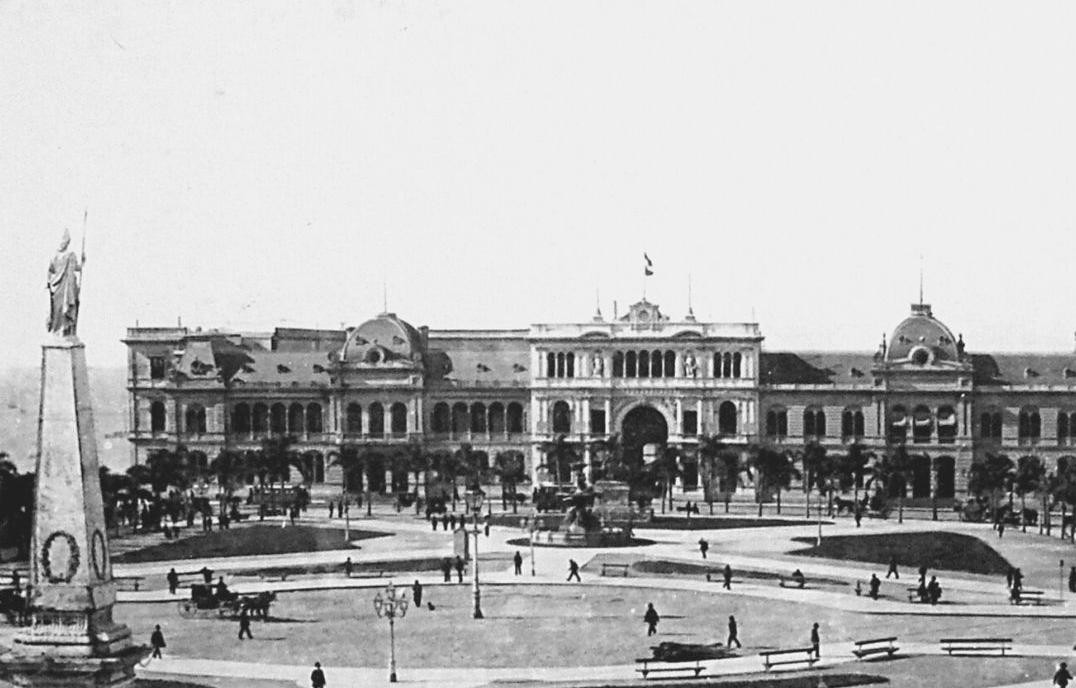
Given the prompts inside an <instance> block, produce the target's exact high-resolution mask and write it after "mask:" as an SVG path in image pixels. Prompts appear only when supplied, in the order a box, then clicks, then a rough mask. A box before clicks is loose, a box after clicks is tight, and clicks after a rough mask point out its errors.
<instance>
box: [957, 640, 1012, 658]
mask: <svg viewBox="0 0 1076 688" xmlns="http://www.w3.org/2000/svg"><path fill="white" fill-rule="evenodd" d="M939 642H940V643H941V645H942V649H943V650H945V651H946V652H948V653H949V655H950V656H952V655H953V653H956V654H976V653H979V652H1001V656H1002V657H1004V656H1005V652H1006V651H1007V650H1011V649H1012V638H942V639H941V640H940V641H939Z"/></svg>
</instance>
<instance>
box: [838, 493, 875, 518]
mask: <svg viewBox="0 0 1076 688" xmlns="http://www.w3.org/2000/svg"><path fill="white" fill-rule="evenodd" d="M833 506H834V508H836V510H837V515H838V516H840V515H841V514H842V513H844V512H845V511H847V512H848V513H849V514H855V512H856V502H855V500H854V499H843V498H841V497H834V498H833ZM859 509H860V511H866V510H867V498H866V497H864V498H863V499H862V500H860V503H859Z"/></svg>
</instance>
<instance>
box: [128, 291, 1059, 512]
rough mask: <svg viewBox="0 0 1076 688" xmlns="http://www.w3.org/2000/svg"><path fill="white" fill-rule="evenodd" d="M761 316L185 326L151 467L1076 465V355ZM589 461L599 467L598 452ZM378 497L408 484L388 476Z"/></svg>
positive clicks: (140, 422)
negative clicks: (845, 460)
mask: <svg viewBox="0 0 1076 688" xmlns="http://www.w3.org/2000/svg"><path fill="white" fill-rule="evenodd" d="M762 342H763V337H762V333H761V331H760V329H759V326H758V325H757V324H756V323H704V322H698V321H697V320H696V318H695V317H694V315H693V314H692V313H691V312H690V310H689V313H688V315H687V316H685V317H683V318H679V319H674V318H670V317H669V316H667V315H666V314H664V313H663V312H662V311H661V309H660V308H659V307H658V306H657V305H656V304H653V303H650V302H648V301H647V300H646V299H643V300H642V301H640V302H638V303H636V304H634V305H632V306H631V307H630V309H629V310H628V312H627V313H626V314H624V315H621V316H616V317H614V318H613V319H606V318H603V317H602V315H601V313H600V312H599V313H597V314H595V316H594V317H593V318H592V319H590V320H588V321H584V322H574V323H565V324H538V325H532V326H531V327H530V328H528V329H518V330H431V329H429V328H427V327H418V328H416V327H413V326H412V325H410V324H409V323H407V322H406V321H405V320H403V319H401V318H399V317H397V316H396V315H395V314H393V313H382V314H380V315H378V316H376V317H374V318H373V319H371V320H368V321H367V322H365V323H363V324H361V325H359V326H358V327H354V328H349V329H346V330H313V329H290V328H278V329H276V330H275V331H274V332H272V333H267V334H251V333H239V332H226V331H219V330H208V331H203V330H200V329H195V330H191V329H187V328H183V327H174V328H172V327H169V328H154V327H135V328H130V329H129V330H128V332H127V337H126V339H125V343H126V344H127V347H128V361H127V365H128V388H129V391H130V418H129V430H130V434H129V437H130V441H131V444H132V447H133V454H134V460H135V461H136V462H142V461H144V460H145V459H146V457H147V456H149V455H150V454H151V453H153V452H154V451H157V450H160V449H175V448H176V447H177V446H178V445H184V446H185V447H187V449H188V450H190V451H191V452H198V453H199V454H198V455H199V456H201V457H202V460H204V459H205V457H209V458H212V457H213V456H215V455H216V453H217V452H218V451H220V450H222V449H228V450H237V451H245V450H256V449H258V448H259V447H260V446H261V443H262V441H263V440H264V439H265V438H267V437H271V436H273V435H291V436H294V437H295V438H297V443H296V444H295V446H294V449H295V450H297V451H299V452H301V453H302V454H303V456H304V457H306V460H307V461H309V465H310V472H311V474H312V475H313V476H314V479H315V481H317V482H328V483H339V482H340V481H341V469H340V468H339V465H338V463H337V462H336V461H335V460H334V459H335V458H336V457H338V456H339V455H340V454H341V452H342V451H344V450H345V449H346V448H349V447H355V446H359V447H361V446H369V445H378V446H379V447H386V446H391V445H406V444H408V443H409V442H413V441H418V442H421V443H422V445H424V446H425V447H426V448H427V449H428V450H430V451H433V450H438V449H446V450H454V449H457V448H458V447H459V446H460V444H461V443H464V442H466V443H470V444H471V445H473V446H474V448H475V449H479V450H482V451H485V452H487V453H488V454H489V455H490V456H494V455H495V454H496V453H497V452H499V451H503V450H507V449H514V450H521V451H523V452H524V454H525V455H526V456H527V470H528V471H529V472H530V474H531V475H532V476H533V478H534V479H535V480H538V481H541V480H543V479H545V478H546V477H547V476H545V475H543V471H544V470H545V469H540V468H539V466H540V464H542V456H541V451H542V449H541V448H542V447H543V444H544V443H547V442H550V441H553V440H555V439H556V438H558V437H562V436H563V437H564V438H565V439H567V440H568V441H571V442H573V443H578V444H579V446H587V445H588V444H589V443H590V442H591V441H592V440H597V439H603V438H607V437H609V435H610V434H613V433H616V434H618V435H619V436H620V437H621V438H622V442H623V443H624V444H625V445H627V446H641V445H644V444H662V443H668V444H671V445H676V446H680V447H682V448H683V449H684V450H685V451H683V452H682V453H683V455H684V456H685V459H684V466H683V469H684V472H683V478H682V480H683V482H684V486H685V488H687V489H690V488H691V487H693V486H694V485H696V484H697V481H698V471H697V467H696V464H695V463H694V462H693V461H692V459H691V455H692V451H691V449H692V448H693V447H694V446H696V445H697V443H698V441H699V438H700V437H703V436H720V437H721V438H723V441H724V442H725V443H726V444H728V445H730V446H738V447H742V448H746V447H747V446H749V445H750V444H755V443H770V444H772V445H774V446H776V447H778V448H782V449H791V450H795V449H797V448H802V447H803V446H805V444H807V443H808V442H812V441H816V442H819V443H821V444H822V445H824V446H825V447H826V448H827V449H828V450H829V451H830V452H840V451H845V450H846V449H847V447H848V446H849V445H850V444H852V443H856V442H858V443H860V444H863V445H865V446H866V447H868V448H869V449H870V450H872V451H874V452H877V453H883V452H885V451H887V450H889V449H891V448H892V447H893V446H895V445H897V444H906V445H907V449H908V452H909V454H911V455H912V457H913V475H912V476H911V479H910V484H909V493H908V496H909V497H910V498H912V499H923V500H926V499H930V498H934V499H936V500H938V502H939V503H942V504H944V503H945V500H951V499H953V498H954V497H956V498H959V497H962V496H963V494H964V492H965V490H966V486H967V477H968V468H969V466H971V464H972V462H974V461H979V460H982V459H983V457H984V456H985V455H986V454H987V453H990V452H1000V453H1005V454H1007V455H1009V456H1010V457H1011V458H1013V459H1014V460H1015V459H1016V458H1017V457H1019V456H1023V455H1026V454H1034V455H1036V456H1039V457H1040V458H1041V459H1042V460H1043V461H1044V463H1045V464H1046V466H1047V467H1048V469H1052V468H1053V466H1054V465H1055V463H1056V461H1057V459H1059V458H1061V457H1063V456H1066V455H1068V454H1073V455H1076V354H1073V353H1071V352H1064V353H1033V354H989V353H976V352H974V351H966V350H965V345H964V342H963V337H962V336H960V335H956V336H954V334H953V332H952V331H951V330H950V329H949V328H948V327H947V326H946V325H945V324H943V323H942V322H941V321H940V320H938V319H937V318H935V317H934V314H933V312H932V311H931V308H930V306H929V305H926V304H923V303H919V304H913V305H912V307H911V313H910V314H909V315H908V317H906V318H905V319H904V320H902V321H901V322H900V323H899V324H898V325H897V326H896V328H895V329H894V330H893V332H892V335H891V336H889V337H888V340H886V339H883V340H882V342H881V343H880V345H879V347H878V349H877V350H876V351H864V352H842V351H833V352H825V351H810V352H808V351H800V352H794V351H768V350H764V349H763V346H762ZM590 458H591V457H590V456H589V451H588V452H587V453H586V457H585V459H586V460H587V461H589V460H590ZM386 473H387V475H386V477H385V480H384V483H381V481H380V480H379V479H376V480H375V479H374V478H371V479H370V482H371V485H369V486H368V487H370V488H372V489H376V490H384V489H396V490H400V489H405V487H406V485H407V481H408V476H407V474H406V473H403V472H400V474H396V475H393V474H391V471H389V470H388V469H387V468H386Z"/></svg>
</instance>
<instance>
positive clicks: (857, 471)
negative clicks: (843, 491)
mask: <svg viewBox="0 0 1076 688" xmlns="http://www.w3.org/2000/svg"><path fill="white" fill-rule="evenodd" d="M874 458H875V456H874V453H873V452H870V451H867V449H866V448H865V447H864V446H863V445H862V444H860V443H858V442H854V443H852V444H851V445H850V446H849V447H848V453H847V454H845V455H844V456H843V457H842V459H841V461H840V463H839V470H840V473H841V481H842V483H844V481H845V480H846V479H847V480H848V481H849V482H851V484H852V500H853V501H854V502H855V503H856V506H855V508H856V509H858V508H859V488H860V486H861V485H862V484H863V476H865V475H866V474H867V472H868V471H869V469H868V468H867V466H868V465H869V464H870V462H871V461H872V460H873V459H874ZM842 487H843V485H842Z"/></svg>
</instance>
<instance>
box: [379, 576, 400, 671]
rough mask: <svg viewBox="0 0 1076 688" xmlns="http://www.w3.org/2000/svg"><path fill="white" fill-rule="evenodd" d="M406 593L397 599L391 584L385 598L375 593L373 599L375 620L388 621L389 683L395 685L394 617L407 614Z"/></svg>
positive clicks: (386, 590) (387, 587) (386, 589)
mask: <svg viewBox="0 0 1076 688" xmlns="http://www.w3.org/2000/svg"><path fill="white" fill-rule="evenodd" d="M407 605H408V600H407V593H404V594H402V595H400V596H399V597H397V595H396V588H395V587H393V585H392V583H389V584H388V585H387V586H386V587H385V596H384V597H382V596H381V593H377V596H376V597H375V598H374V611H375V612H377V618H379V619H383V618H386V617H387V618H388V620H389V683H396V617H397V616H399V617H400V618H401V619H402V618H403V617H404V615H406V614H407Z"/></svg>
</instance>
